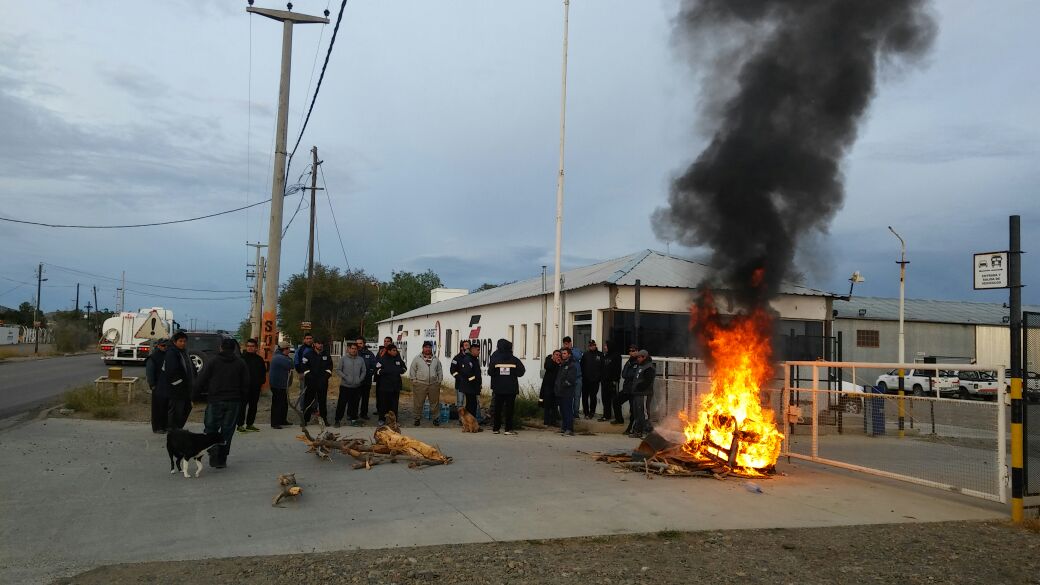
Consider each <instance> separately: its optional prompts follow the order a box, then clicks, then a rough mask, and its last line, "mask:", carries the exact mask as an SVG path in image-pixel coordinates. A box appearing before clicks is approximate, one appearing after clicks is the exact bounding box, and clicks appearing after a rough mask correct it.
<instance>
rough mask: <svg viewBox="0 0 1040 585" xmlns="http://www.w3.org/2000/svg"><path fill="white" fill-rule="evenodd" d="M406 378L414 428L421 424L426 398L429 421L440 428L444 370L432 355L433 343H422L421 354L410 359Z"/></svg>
mask: <svg viewBox="0 0 1040 585" xmlns="http://www.w3.org/2000/svg"><path fill="white" fill-rule="evenodd" d="M408 377H409V378H411V380H412V414H413V415H414V416H415V426H419V425H420V424H422V416H421V415H422V407H423V402H425V401H426V400H427V398H429V401H430V419H431V420H432V421H433V426H440V424H441V418H440V416H441V414H440V409H441V381H442V380H444V370H443V368H442V366H441V360H439V359H437V357H436V356H434V355H433V342H430V341H424V342H423V344H422V353H420V354H419V355H417V356H415V358H414V359H412V365H411V366H410V367H409V368H408Z"/></svg>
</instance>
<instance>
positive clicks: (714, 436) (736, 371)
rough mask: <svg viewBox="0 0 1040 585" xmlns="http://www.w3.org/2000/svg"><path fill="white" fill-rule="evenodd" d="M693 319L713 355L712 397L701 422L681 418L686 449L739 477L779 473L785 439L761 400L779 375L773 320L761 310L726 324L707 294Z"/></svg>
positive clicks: (710, 360)
mask: <svg viewBox="0 0 1040 585" xmlns="http://www.w3.org/2000/svg"><path fill="white" fill-rule="evenodd" d="M690 318H691V325H692V328H693V329H694V330H695V331H697V332H698V334H699V336H700V340H701V344H702V346H703V347H705V348H706V349H707V350H708V354H709V355H708V363H709V365H710V366H711V392H710V393H709V394H707V395H705V396H704V397H703V399H702V400H701V404H700V409H699V412H698V415H697V419H696V421H691V420H689V419H688V418H687V417H686V416H685V414H684V413H680V418H682V420H683V421H684V422H685V427H684V429H683V432H684V434H685V435H686V443H685V444H684V445H683V446H682V449H683V451H685V452H686V453H688V454H689V455H691V456H694V457H698V458H710V459H713V460H715V461H718V462H719V463H722V464H724V465H726V466H728V467H729V468H730V469H732V470H733V472H735V473H739V474H742V475H749V476H759V475H762V474H763V473H764V472H766V471H769V470H771V469H772V468H773V465H774V464H775V463H776V460H777V458H778V457H779V456H780V446H781V442H782V441H783V439H784V435H783V434H782V433H781V432H780V431H779V430H778V429H777V427H776V424H775V422H774V421H775V417H774V415H773V412H772V411H771V410H770V409H768V408H763V406H762V400H761V396H760V394H761V390H762V387H763V386H764V385H765V384H766V383H767V382H768V381H769V379H770V378H771V377H772V374H773V366H772V362H771V357H772V346H771V337H772V323H773V320H772V317H771V316H770V315H769V313H767V312H766V311H765V310H763V309H761V308H758V309H755V310H753V311H751V312H750V313H746V314H740V315H736V316H734V317H733V318H732V320H731V321H730V322H729V323H723V322H722V321H721V319H720V317H719V314H718V311H717V310H716V308H715V303H714V300H713V299H712V296H711V294H710V293H707V292H706V293H704V294H703V296H702V298H701V302H700V303H699V304H698V305H695V306H694V307H693V308H692V309H691V316H690Z"/></svg>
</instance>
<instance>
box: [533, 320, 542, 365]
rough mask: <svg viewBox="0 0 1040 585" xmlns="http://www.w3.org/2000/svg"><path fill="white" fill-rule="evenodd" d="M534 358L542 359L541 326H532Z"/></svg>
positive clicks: (537, 324) (539, 324) (536, 324)
mask: <svg viewBox="0 0 1040 585" xmlns="http://www.w3.org/2000/svg"><path fill="white" fill-rule="evenodd" d="M534 357H536V358H538V359H542V324H541V323H535V324H534Z"/></svg>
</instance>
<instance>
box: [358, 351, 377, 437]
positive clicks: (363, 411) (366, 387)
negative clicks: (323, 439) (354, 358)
mask: <svg viewBox="0 0 1040 585" xmlns="http://www.w3.org/2000/svg"><path fill="white" fill-rule="evenodd" d="M354 342H355V343H356V344H357V348H358V355H359V356H361V357H362V358H364V360H365V368H367V369H368V373H366V374H365V381H364V382H362V383H361V387H360V388H358V391H359V392H361V407H360V409H359V410H358V412H359V414H358V417H359V418H363V419H366V420H368V417H369V412H368V399H369V396H370V395H371V394H372V377H373V376H375V374H376V354H374V353H372V352H371V351H369V350H368V346H367V345H366V344H365V338H364V337H358V338H357V339H355V340H354Z"/></svg>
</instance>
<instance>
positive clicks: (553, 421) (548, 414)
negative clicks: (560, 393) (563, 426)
mask: <svg viewBox="0 0 1040 585" xmlns="http://www.w3.org/2000/svg"><path fill="white" fill-rule="evenodd" d="M561 362H563V354H562V353H561V352H560V350H558V349H557V350H554V351H553V352H552V353H551V354H549V355H547V356H545V362H544V363H543V364H542V385H541V387H540V388H539V389H538V400H539V402H541V404H542V410H544V411H545V412H543V413H542V424H544V425H545V426H547V427H554V426H556V425H558V424H560V423H559V419H560V409H559V407H558V406H557V403H556V372H557V370H559V369H560V363H561Z"/></svg>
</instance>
